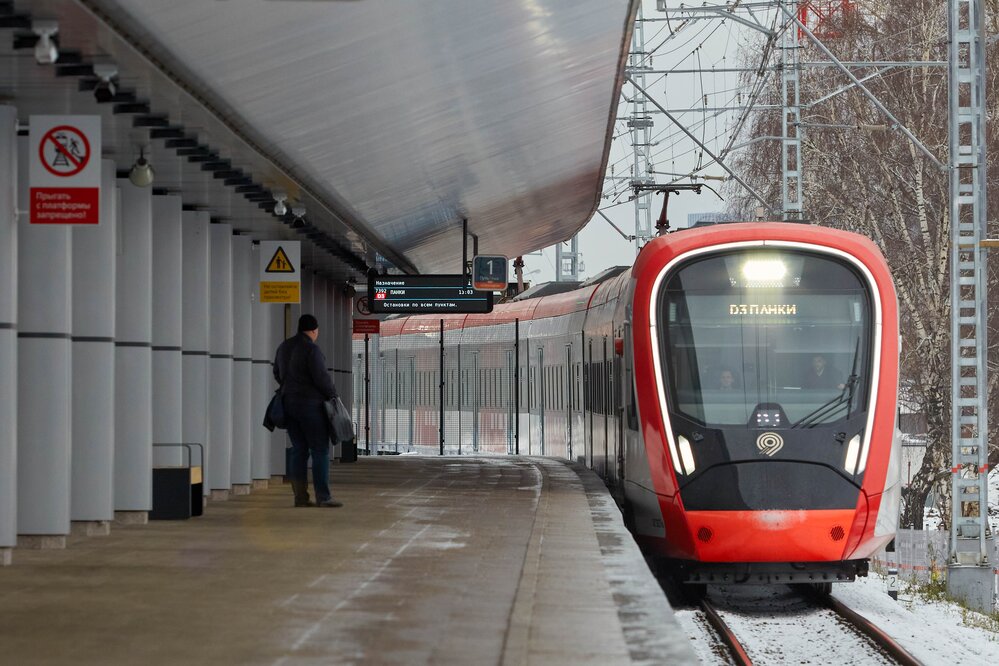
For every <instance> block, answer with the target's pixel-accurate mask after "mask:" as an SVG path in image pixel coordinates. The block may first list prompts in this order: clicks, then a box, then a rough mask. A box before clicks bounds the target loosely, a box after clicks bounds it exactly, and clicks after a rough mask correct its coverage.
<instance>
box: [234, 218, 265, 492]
mask: <svg viewBox="0 0 999 666" xmlns="http://www.w3.org/2000/svg"><path fill="white" fill-rule="evenodd" d="M251 258H252V259H256V258H257V255H256V254H252V255H251V253H250V238H249V237H248V236H233V237H232V330H233V346H232V356H233V361H232V460H231V462H230V465H229V474H230V476H231V481H232V484H233V485H244V484H249V483H250V481H251V480H252V479H253V477H252V474H251V468H250V448H251V438H250V415H251V413H252V411H253V410H252V403H253V398H252V396H253V381H252V374H253V373H252V360H253V359H252V353H253V337H254V335H257V332H256V331H255V330H254V329H253V322H252V314H251V312H250V307H251V305H252V304H251V301H250V297H251V295H252V293H253V291H254V290H253V286H254V285H253V280H252V278H253V277H255V276H256V275H257V272H258V270H259V268H258V267H257V266H256V265H253V262H252V261H251ZM251 270H252V271H253V273H252V275H251Z"/></svg>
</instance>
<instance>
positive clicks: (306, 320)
mask: <svg viewBox="0 0 999 666" xmlns="http://www.w3.org/2000/svg"><path fill="white" fill-rule="evenodd" d="M317 328H319V320H318V319H316V318H315V317H313V316H312V315H310V314H304V315H302V316H301V317H299V318H298V332H299V333H303V332H305V331H314V330H316V329H317Z"/></svg>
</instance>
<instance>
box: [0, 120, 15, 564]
mask: <svg viewBox="0 0 999 666" xmlns="http://www.w3.org/2000/svg"><path fill="white" fill-rule="evenodd" d="M17 183H18V173H17V109H15V108H14V107H12V106H6V105H0V285H5V286H4V287H3V288H0V548H9V547H12V546H14V545H15V544H16V543H17Z"/></svg>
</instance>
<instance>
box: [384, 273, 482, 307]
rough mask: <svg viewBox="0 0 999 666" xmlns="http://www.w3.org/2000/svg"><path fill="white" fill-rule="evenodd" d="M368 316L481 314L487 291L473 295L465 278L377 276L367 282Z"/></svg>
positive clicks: (446, 276)
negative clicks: (369, 308)
mask: <svg viewBox="0 0 999 666" xmlns="http://www.w3.org/2000/svg"><path fill="white" fill-rule="evenodd" d="M368 299H369V301H368V302H369V303H370V305H371V313H372V314H483V313H486V312H492V310H493V294H492V292H491V291H477V290H476V289H474V288H473V287H472V281H471V279H470V278H469V276H467V275H377V276H372V277H370V278H369V279H368Z"/></svg>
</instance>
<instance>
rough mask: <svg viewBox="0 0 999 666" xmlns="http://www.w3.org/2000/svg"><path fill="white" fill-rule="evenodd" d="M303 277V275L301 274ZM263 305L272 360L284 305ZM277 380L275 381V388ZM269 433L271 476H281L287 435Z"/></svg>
mask: <svg viewBox="0 0 999 666" xmlns="http://www.w3.org/2000/svg"><path fill="white" fill-rule="evenodd" d="M303 277H304V276H303ZM265 307H268V308H271V335H270V338H271V341H272V343H273V344H272V346H273V347H274V349H272V350H271V354H270V356H271V362H272V363H273V361H274V352H275V351H276V350H277V347H278V345H279V344H281V343H282V342H283V341H284V339H285V332H286V331H285V315H284V311H285V307H284V306H283V305H278V304H268V305H266V306H265ZM295 324H296V321H294V320H292V321H291V322H290V323H289V324H288V332H289V333H294V330H295ZM271 373H272V374H271V377H273V376H274V375H273V370H271ZM276 384H277V382H275V388H277V387H276ZM269 434H270V442H271V444H270V449H271V478H272V479H274V478H275V477H277V478H280V477H282V476H283V475H284V474H285V472H286V471H287V470H286V469H285V467H286V464H285V462H286V461H285V456H286V455H287V454H286V453H285V449H286V448H288V446H289V444H288V435H287V432H286V431H284V430H280V429H278V428H275V429H274V432H272V433H269Z"/></svg>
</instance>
